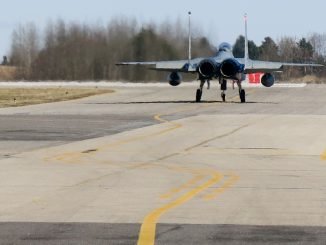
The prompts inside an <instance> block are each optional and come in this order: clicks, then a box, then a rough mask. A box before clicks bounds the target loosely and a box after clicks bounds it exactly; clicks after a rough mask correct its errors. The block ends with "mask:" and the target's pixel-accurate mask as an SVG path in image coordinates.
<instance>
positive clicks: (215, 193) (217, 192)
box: [203, 174, 239, 200]
mask: <svg viewBox="0 0 326 245" xmlns="http://www.w3.org/2000/svg"><path fill="white" fill-rule="evenodd" d="M238 180H239V176H237V175H234V174H232V175H231V177H230V178H229V179H228V180H227V181H225V182H224V184H223V185H222V186H221V187H219V188H218V189H216V190H214V191H213V192H211V193H209V194H207V195H205V196H204V197H203V199H205V200H212V199H215V198H216V197H217V196H218V195H220V194H222V193H223V192H224V191H225V190H226V189H228V188H230V187H231V186H232V185H233V184H234V183H235V182H237V181H238Z"/></svg>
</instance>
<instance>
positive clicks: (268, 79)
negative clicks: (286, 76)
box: [260, 73, 275, 88]
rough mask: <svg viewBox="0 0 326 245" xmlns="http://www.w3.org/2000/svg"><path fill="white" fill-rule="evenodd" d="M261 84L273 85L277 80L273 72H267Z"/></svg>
mask: <svg viewBox="0 0 326 245" xmlns="http://www.w3.org/2000/svg"><path fill="white" fill-rule="evenodd" d="M260 82H261V84H262V85H264V86H265V87H268V88H269V87H272V86H273V85H274V82H275V78H274V76H273V75H272V74H270V73H265V74H264V75H263V76H262V78H261V80H260Z"/></svg>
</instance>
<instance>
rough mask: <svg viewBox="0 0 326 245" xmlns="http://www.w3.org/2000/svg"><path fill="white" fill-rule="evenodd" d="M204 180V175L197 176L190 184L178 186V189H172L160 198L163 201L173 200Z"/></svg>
mask: <svg viewBox="0 0 326 245" xmlns="http://www.w3.org/2000/svg"><path fill="white" fill-rule="evenodd" d="M203 179H204V176H203V175H196V176H195V177H193V178H192V179H190V180H189V181H188V182H186V183H184V184H182V185H180V186H178V187H175V188H173V189H171V190H170V191H169V192H167V193H165V194H162V195H161V196H160V197H161V198H162V199H168V198H171V197H172V196H173V195H175V194H177V193H179V192H181V191H183V190H185V189H188V188H190V187H191V186H193V185H195V184H197V183H198V182H199V181H201V180H203Z"/></svg>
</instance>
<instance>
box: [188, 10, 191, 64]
mask: <svg viewBox="0 0 326 245" xmlns="http://www.w3.org/2000/svg"><path fill="white" fill-rule="evenodd" d="M188 16H189V21H188V24H189V26H188V28H189V30H188V31H189V32H188V63H189V64H190V60H191V12H190V11H189V12H188Z"/></svg>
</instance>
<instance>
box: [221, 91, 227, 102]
mask: <svg viewBox="0 0 326 245" xmlns="http://www.w3.org/2000/svg"><path fill="white" fill-rule="evenodd" d="M221 97H222V101H223V102H225V97H226V96H225V93H224V92H222V93H221Z"/></svg>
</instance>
